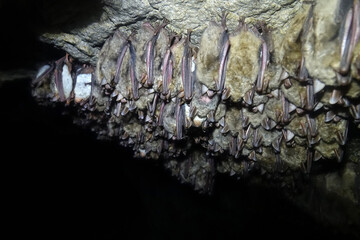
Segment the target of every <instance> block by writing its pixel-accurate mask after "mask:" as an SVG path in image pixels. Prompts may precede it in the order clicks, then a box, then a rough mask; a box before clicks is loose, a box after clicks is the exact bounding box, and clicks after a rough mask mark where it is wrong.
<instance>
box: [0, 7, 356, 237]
mask: <svg viewBox="0 0 360 240" xmlns="http://www.w3.org/2000/svg"><path fill="white" fill-rule="evenodd" d="M61 2H62V4H58V3H56V1H12V0H11V1H0V27H1V40H0V41H1V44H0V47H1V48H0V49H1V58H0V61H1V64H0V71H8V70H14V69H15V70H16V69H29V70H35V69H37V68H38V66H39V64H41V63H44V62H46V61H47V60H55V59H58V58H60V57H61V56H63V55H64V52H62V51H61V50H57V49H55V48H53V47H52V46H48V45H46V44H44V43H41V42H40V41H39V40H38V36H39V34H40V33H41V32H43V31H47V30H49V31H53V30H55V29H59V28H60V29H61V28H66V27H67V26H68V25H66V23H69V22H72V23H73V21H71V19H72V17H74V18H76V19H77V18H78V17H75V16H81V21H80V22H81V24H84V23H86V17H85V16H86V15H87V14H86V11H87V10H88V6H89V5H90V6H98V5H99V3H97V2H96V3H92V4H94V5H91V4H89V1H68V0H66V1H61ZM49 4H50V5H51V4H57V5H56V7H55V9H56V11H55V12H54V10H53V9H54V7H49ZM62 5H63V7H62ZM49 9H50V10H49ZM69 9H70V10H69ZM47 11H49V12H47ZM93 11H94V10H93ZM94 14H96V13H94ZM89 15H90V13H89ZM59 16H60V17H59ZM74 22H76V21H74ZM30 81H31V79H30V78H25V79H21V80H16V81H9V82H5V83H2V84H1V85H0V137H1V139H2V143H1V145H0V151H1V161H0V162H1V167H0V169H1V179H2V184H1V198H2V200H3V208H2V212H3V213H4V214H2V216H3V219H4V220H5V222H6V224H5V225H4V227H5V229H6V232H7V233H9V234H10V235H8V237H9V236H10V237H11V239H19V237H24V236H26V237H27V238H30V237H35V238H36V239H59V238H61V239H130V238H131V239H134V238H135V237H142V236H146V237H147V238H149V239H155V238H156V239H188V238H190V239H193V238H199V239H210V238H215V239H225V238H226V239H240V238H244V237H251V238H252V237H254V238H257V237H266V238H271V237H275V238H276V239H288V238H290V239H307V238H310V237H316V238H321V239H326V238H329V237H331V238H332V237H337V238H339V237H342V238H346V239H350V238H351V235H348V234H347V233H344V232H339V231H338V229H336V227H330V226H326V225H325V224H324V223H322V222H317V221H315V220H314V219H313V218H312V217H311V216H310V215H308V214H307V213H305V212H304V211H303V210H302V209H299V208H297V207H295V206H294V205H292V204H291V203H290V202H289V201H287V200H286V199H285V198H284V197H283V195H282V194H281V189H277V188H261V187H254V186H249V185H248V184H246V183H245V182H244V181H243V180H236V179H235V178H230V177H227V176H219V175H218V176H216V181H215V186H214V193H213V195H212V196H208V195H200V194H198V193H196V192H194V191H193V190H192V188H191V187H190V186H187V185H182V184H180V183H179V182H178V181H177V180H176V179H174V178H172V177H171V176H170V174H169V172H167V171H166V170H164V169H163V167H162V164H161V162H156V161H144V160H139V159H133V158H132V154H131V152H130V151H129V150H127V149H124V148H121V147H119V146H118V145H117V143H116V142H103V141H97V140H96V136H95V135H94V134H93V133H91V132H89V131H88V130H86V129H82V128H81V127H79V126H76V125H73V123H72V119H71V116H69V115H63V114H61V112H62V110H63V109H62V108H61V107H56V108H44V107H40V106H38V105H37V104H36V103H35V102H34V99H33V98H32V97H31V90H30V84H29V83H30Z"/></svg>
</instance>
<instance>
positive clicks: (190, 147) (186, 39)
mask: <svg viewBox="0 0 360 240" xmlns="http://www.w3.org/2000/svg"><path fill="white" fill-rule="evenodd" d="M333 2H334V1H333ZM335 2H337V3H338V4H337V5H336V7H334V8H333V9H332V11H329V12H328V13H326V11H328V9H325V8H324V10H323V6H322V3H319V4H316V5H315V4H314V5H305V4H304V7H303V11H300V12H299V14H298V15H297V16H295V17H294V20H293V22H292V23H290V27H289V29H288V30H287V33H286V34H285V35H281V36H280V35H279V36H277V35H275V34H273V33H272V31H271V30H270V29H268V27H267V26H266V23H264V22H258V23H256V24H254V25H248V24H246V23H245V21H244V20H243V19H241V20H240V21H239V25H238V27H237V29H235V30H234V31H231V32H230V31H229V30H228V28H227V26H226V15H224V16H223V18H222V21H221V23H220V24H218V23H215V22H210V24H209V26H208V27H207V28H206V30H205V31H204V33H203V35H202V38H201V42H200V46H199V47H196V46H194V45H193V44H192V43H191V41H190V40H191V39H190V37H191V32H190V31H188V33H187V35H186V36H179V35H176V34H173V33H169V32H168V31H167V30H166V24H167V23H166V22H163V23H161V24H158V25H157V26H155V27H154V26H153V25H152V24H150V23H144V24H143V25H142V27H141V28H140V29H139V30H138V31H137V32H136V33H133V34H131V35H126V34H125V33H124V32H123V31H122V30H121V29H118V30H117V31H116V32H115V33H114V35H113V36H112V37H110V38H109V39H108V40H107V41H106V42H105V44H104V46H103V47H102V50H101V52H100V55H99V58H98V63H97V66H96V67H92V66H88V65H81V64H79V63H77V62H76V61H75V60H73V59H72V58H71V57H70V56H68V55H66V56H65V57H63V58H61V59H59V60H57V61H55V62H54V63H52V64H50V65H45V66H44V67H43V68H41V69H40V71H39V73H38V76H37V77H36V78H35V80H34V81H33V95H34V96H35V97H36V98H37V99H38V101H39V102H43V103H53V102H61V103H66V104H67V105H71V104H73V105H74V107H75V108H77V109H79V114H78V116H76V117H75V119H76V121H77V123H78V124H81V125H86V126H89V127H90V128H91V129H92V130H93V131H96V132H97V133H98V134H99V137H103V138H113V139H118V140H119V142H120V144H121V145H123V146H127V147H131V148H132V149H133V150H134V154H135V156H136V157H142V158H151V159H158V158H160V157H161V158H162V159H163V161H164V164H165V167H166V168H168V169H170V171H171V172H172V174H173V175H175V176H177V177H178V178H179V179H180V180H181V181H183V182H187V183H191V184H193V185H194V187H195V189H197V190H199V191H203V192H209V191H211V188H212V183H213V179H214V175H215V173H216V172H222V173H224V172H225V173H229V174H230V175H241V176H246V175H248V174H249V173H250V172H260V173H262V174H269V175H273V174H279V173H280V174H287V173H292V172H296V171H301V172H305V173H309V172H310V170H311V165H312V163H313V162H314V161H319V162H320V163H323V164H326V162H327V161H332V160H335V161H339V162H340V161H342V159H343V155H344V148H345V145H346V141H347V135H348V129H349V124H350V123H352V124H354V125H357V126H359V122H360V103H359V99H360V72H359V71H360V44H359V38H360V30H359V28H360V27H359V26H360V17H359V15H360V14H359V11H360V10H359V9H360V7H359V1H358V0H354V1H346V2H347V3H342V2H341V1H335ZM350 3H351V4H350ZM339 19H340V20H339ZM326 26H330V27H331V28H330V27H329V31H328V32H327V33H326V34H325V36H324V33H323V31H322V30H321V29H319V28H320V27H322V28H324V27H326ZM327 34H328V35H329V36H328V35H327Z"/></svg>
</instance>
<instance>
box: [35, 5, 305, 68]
mask: <svg viewBox="0 0 360 240" xmlns="http://www.w3.org/2000/svg"><path fill="white" fill-rule="evenodd" d="M301 2H302V1H297V0H279V1H271V0H265V1H252V0H246V1H221V0H213V1H199V0H193V1H181V0H169V1H159V0H158V1H154V0H150V1H146V0H134V1H123V0H122V1H118V0H104V1H102V4H101V5H96V6H93V8H94V9H90V7H92V6H91V5H90V7H86V6H83V7H84V8H86V9H88V11H89V14H92V13H93V12H97V13H98V14H96V15H97V17H96V19H94V17H92V19H91V22H90V23H89V24H86V25H83V26H76V27H74V28H67V27H64V26H61V27H59V29H58V30H57V31H56V32H53V31H52V32H46V33H43V34H42V35H41V40H42V41H44V42H47V43H50V44H52V45H54V46H56V47H58V48H61V49H63V50H65V51H66V52H68V53H69V54H70V55H71V56H73V57H74V58H76V59H78V60H79V61H81V62H88V63H91V64H93V65H95V64H96V61H97V59H98V54H99V52H100V49H101V46H102V45H103V44H104V42H105V41H106V39H107V38H109V37H110V36H111V35H112V34H113V33H114V31H115V30H116V29H117V28H118V27H122V28H124V29H125V30H129V32H130V31H132V30H138V29H139V28H140V26H141V23H142V22H144V21H150V20H151V21H152V22H154V21H156V20H159V21H163V20H167V21H168V22H169V24H168V25H167V28H168V29H169V30H171V31H173V32H175V33H178V34H185V33H186V32H187V30H188V29H191V30H192V31H193V32H192V38H191V41H192V43H193V44H195V45H199V43H200V37H201V35H202V33H203V32H204V30H205V28H206V27H207V26H208V23H209V22H210V21H214V20H219V19H220V17H221V15H222V13H223V12H228V13H229V15H228V17H227V19H228V21H227V24H228V27H229V29H235V28H236V26H237V25H238V21H239V19H240V18H245V19H246V22H247V23H253V22H256V21H264V22H266V23H267V24H268V25H269V26H270V27H271V28H272V29H274V31H277V32H279V33H284V30H285V29H287V27H288V23H289V22H290V20H291V19H292V18H293V16H294V15H295V13H296V12H297V11H299V9H300V8H301V7H302V3H301ZM52 4H53V3H52ZM46 7H47V8H50V9H55V8H56V7H57V6H56V4H54V5H52V6H46ZM58 14H59V13H58ZM64 17H66V16H64ZM70 17H71V18H72V19H71V20H74V19H75V22H76V19H77V18H80V17H82V16H77V15H70ZM73 18H74V19H73ZM64 28H65V29H64Z"/></svg>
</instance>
